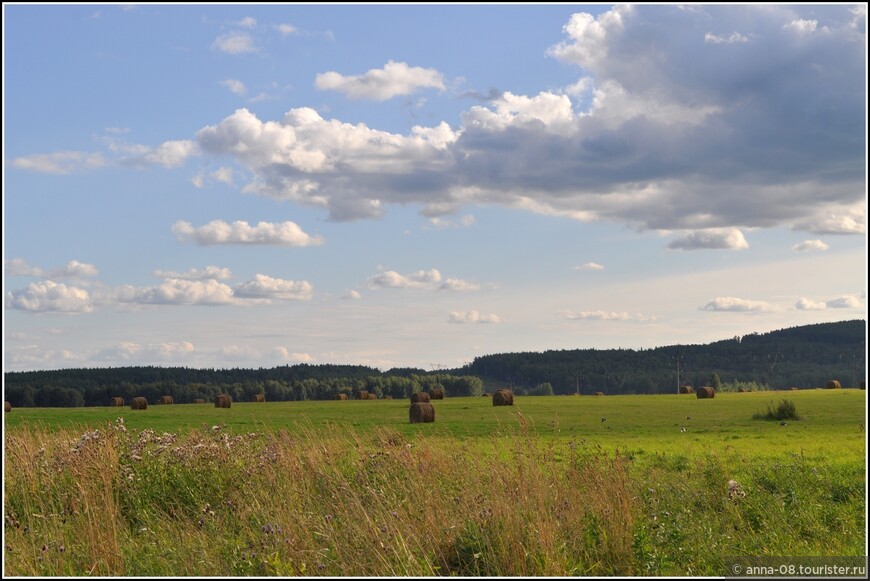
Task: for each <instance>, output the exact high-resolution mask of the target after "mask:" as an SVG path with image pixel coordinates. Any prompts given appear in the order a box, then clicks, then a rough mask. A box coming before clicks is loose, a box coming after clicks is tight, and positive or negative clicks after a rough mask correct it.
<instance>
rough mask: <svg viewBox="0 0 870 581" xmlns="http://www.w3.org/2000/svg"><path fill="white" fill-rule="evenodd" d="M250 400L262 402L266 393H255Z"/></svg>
mask: <svg viewBox="0 0 870 581" xmlns="http://www.w3.org/2000/svg"><path fill="white" fill-rule="evenodd" d="M251 401H253V402H259V403H263V402H265V401H266V394H265V393H255V394H254V397H252V398H251Z"/></svg>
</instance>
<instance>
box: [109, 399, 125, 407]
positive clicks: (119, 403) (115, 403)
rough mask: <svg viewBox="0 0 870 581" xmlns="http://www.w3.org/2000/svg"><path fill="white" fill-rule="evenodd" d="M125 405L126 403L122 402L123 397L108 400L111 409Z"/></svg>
mask: <svg viewBox="0 0 870 581" xmlns="http://www.w3.org/2000/svg"><path fill="white" fill-rule="evenodd" d="M125 404H126V402H125V401H124V398H123V397H113V398H112V399H110V400H109V405H110V406H112V407H118V406H120V407H124V405H125Z"/></svg>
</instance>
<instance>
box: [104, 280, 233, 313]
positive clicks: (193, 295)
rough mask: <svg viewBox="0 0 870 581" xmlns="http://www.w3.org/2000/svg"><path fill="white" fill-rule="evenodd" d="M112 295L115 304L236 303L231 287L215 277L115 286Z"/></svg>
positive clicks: (216, 304)
mask: <svg viewBox="0 0 870 581" xmlns="http://www.w3.org/2000/svg"><path fill="white" fill-rule="evenodd" d="M111 298H112V300H114V301H115V302H117V303H128V304H137V305H188V306H201V305H205V306H218V305H230V304H234V303H235V302H236V300H235V298H234V297H233V289H231V288H230V287H229V286H227V285H226V284H224V283H221V282H218V281H216V280H214V279H210V280H184V279H177V278H169V279H166V280H165V281H163V282H162V283H161V284H159V285H157V286H146V287H136V286H132V285H124V286H120V287H117V288H115V289H114V290H113V292H112V294H111Z"/></svg>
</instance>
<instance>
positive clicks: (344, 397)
mask: <svg viewBox="0 0 870 581" xmlns="http://www.w3.org/2000/svg"><path fill="white" fill-rule="evenodd" d="M335 399H340V400H343V401H344V400H347V394H346V393H337V394H335Z"/></svg>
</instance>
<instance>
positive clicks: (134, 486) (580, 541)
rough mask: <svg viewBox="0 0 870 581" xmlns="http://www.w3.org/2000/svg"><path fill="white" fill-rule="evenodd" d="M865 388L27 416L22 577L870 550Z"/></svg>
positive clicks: (626, 566) (431, 569)
mask: <svg viewBox="0 0 870 581" xmlns="http://www.w3.org/2000/svg"><path fill="white" fill-rule="evenodd" d="M863 396H864V393H863V392H858V391H852V390H848V391H847V390H842V391H840V390H837V391H822V390H818V391H814V392H795V393H793V394H790V395H789V397H790V400H792V401H793V402H794V405H795V406H796V408H797V409H798V411H799V412H800V415H801V416H802V417H803V418H804V419H803V420H801V421H793V422H789V423H788V425H787V426H780V425H779V424H778V423H773V422H759V421H758V420H753V419H752V415H753V413H755V412H759V411H763V410H764V408H765V405H768V404H769V403H770V401H771V397H770V396H769V395H765V394H762V393H754V394H726V395H723V396H721V397H719V396H717V398H716V399H714V400H697V399H695V398H694V397H692V396H688V397H685V396H684V397H680V396H649V397H640V396H635V397H605V398H600V397H599V398H594V397H580V398H572V397H538V398H518V400H517V404H516V405H515V406H514V408H494V407H492V405H491V404H490V402H489V400H488V399H487V398H455V399H452V400H450V399H448V400H444V401H443V402H441V401H439V402H436V403H435V405H436V409H437V416H436V423H435V424H427V425H413V426H412V425H410V424H408V423H407V403H406V402H398V401H395V402H390V401H374V402H299V403H276V404H247V405H246V406H240V405H236V404H234V405H233V407H232V408H231V409H229V410H222V409H216V408H214V407H212V406H195V405H185V406H182V405H175V406H162V407H158V406H151V407H149V409H148V410H146V411H144V412H133V411H131V410H129V408H125V409H123V410H122V409H119V408H114V409H112V408H103V413H104V414H105V415H104V417H101V418H100V419H98V420H97V421H93V420H95V419H96V417H95V416H92V417H91V420H92V421H89V422H87V423H88V425H87V426H84V425H83V424H81V423H77V422H72V423H69V422H67V423H64V422H63V421H61V418H60V417H55V418H53V419H51V418H49V419H48V420H46V418H44V417H43V418H41V419H39V420H37V417H29V418H28V417H27V416H28V415H29V414H31V413H33V412H35V411H38V412H40V413H41V414H45V413H46V412H51V413H55V414H57V416H60V415H61V414H72V413H74V412H84V411H85V410H72V409H65V410H20V409H16V410H13V412H11V413H9V414H6V420H7V428H8V429H7V430H6V432H5V442H4V449H5V454H4V461H5V474H6V481H5V491H6V495H5V498H4V512H5V517H6V518H5V550H4V561H5V572H6V573H7V574H9V575H39V576H54V575H57V576H64V575H106V576H120V575H136V576H167V575H200V576H229V575H346V576H350V575H359V576H417V575H443V574H460V575H486V576H501V575H537V576H545V575H546V576H561V575H715V576H718V575H723V574H724V570H723V560H724V558H725V557H726V556H728V555H863V554H864V551H865V544H866V529H865V508H866V504H865V496H864V494H865V492H864V488H865V486H864V475H865V468H866V462H865V455H866V450H865V446H864V441H865V435H864V433H863V429H864V426H863V422H864V414H865V410H864V397H863ZM293 406H296V407H293ZM302 410H304V413H303V411H302ZM687 410H688V411H687ZM191 414H193V415H194V416H195V418H196V419H194V420H191V419H190V416H191ZM197 414H199V415H197ZM280 417H283V421H279V418H280ZM13 418H14V421H13ZM119 418H123V419H119ZM185 418H187V419H185ZM689 418H690V419H689ZM55 420H56V421H55ZM149 422H154V424H155V425H154V426H149V425H148V424H149ZM354 424H356V425H354ZM61 426H63V427H61ZM681 438H682V439H681Z"/></svg>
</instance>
